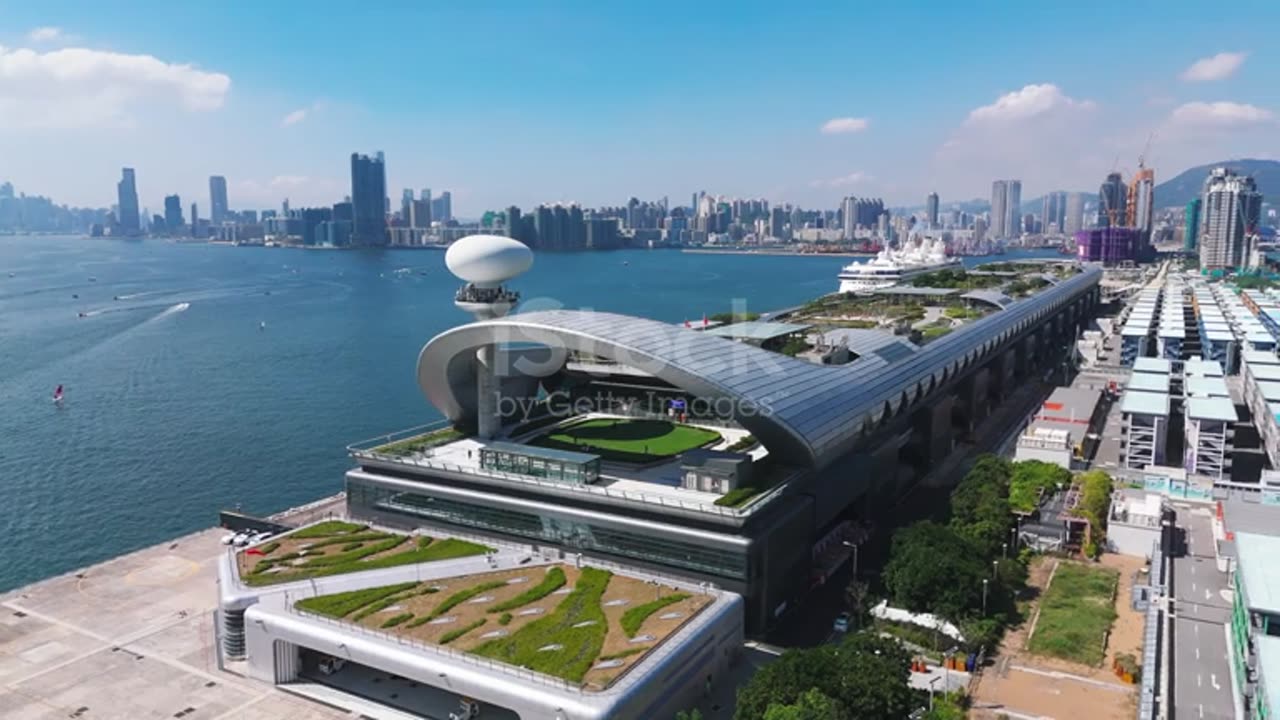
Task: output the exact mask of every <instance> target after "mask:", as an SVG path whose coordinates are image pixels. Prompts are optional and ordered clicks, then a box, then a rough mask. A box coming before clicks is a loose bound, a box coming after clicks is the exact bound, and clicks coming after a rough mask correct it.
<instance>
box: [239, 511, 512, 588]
mask: <svg viewBox="0 0 1280 720" xmlns="http://www.w3.org/2000/svg"><path fill="white" fill-rule="evenodd" d="M492 551H493V549H492V548H489V547H485V546H484V545H480V544H477V543H473V542H467V541H466V540H458V539H455V538H445V539H442V540H437V539H434V538H430V537H426V536H418V537H409V536H408V535H401V534H399V533H389V532H382V531H379V530H372V529H370V528H369V527H368V526H367V525H360V524H358V523H350V522H342V521H338V520H329V521H326V522H322V523H318V524H316V525H311V526H308V527H304V528H302V529H300V530H295V531H294V532H291V533H288V534H286V535H281V536H279V537H277V538H275V539H273V540H271V541H270V542H267V543H263V544H262V545H255V546H252V547H248V548H245V549H244V550H241V551H240V552H239V553H238V554H237V556H236V564H237V568H238V570H239V572H240V580H241V582H243V583H244V584H246V585H249V586H250V587H260V586H264V585H276V584H279V583H286V582H294V581H296V580H306V579H308V578H315V577H325V576H327V575H344V574H346V573H353V572H361V571H364V570H378V569H381V568H389V567H397V566H400V565H411V564H415V563H425V562H434V561H436V560H451V559H454V558H460V557H468V556H472V555H483V554H485V553H488V552H492Z"/></svg>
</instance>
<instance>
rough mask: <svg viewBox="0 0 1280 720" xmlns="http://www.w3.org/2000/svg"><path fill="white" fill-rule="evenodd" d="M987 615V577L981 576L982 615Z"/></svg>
mask: <svg viewBox="0 0 1280 720" xmlns="http://www.w3.org/2000/svg"><path fill="white" fill-rule="evenodd" d="M986 616H987V579H986V578H982V617H986Z"/></svg>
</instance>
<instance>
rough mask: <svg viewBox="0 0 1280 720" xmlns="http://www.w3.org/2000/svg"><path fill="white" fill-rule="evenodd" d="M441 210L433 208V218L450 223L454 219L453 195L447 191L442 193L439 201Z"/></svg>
mask: <svg viewBox="0 0 1280 720" xmlns="http://www.w3.org/2000/svg"><path fill="white" fill-rule="evenodd" d="M437 202H439V208H436V207H432V208H431V216H432V217H433V218H435V219H437V220H439V221H440V222H449V221H450V220H452V219H453V193H451V192H449V191H448V190H445V191H444V192H442V193H440V198H439V199H438V201H437Z"/></svg>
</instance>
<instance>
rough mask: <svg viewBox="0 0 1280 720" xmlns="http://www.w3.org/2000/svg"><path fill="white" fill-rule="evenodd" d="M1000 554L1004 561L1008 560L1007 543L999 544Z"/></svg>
mask: <svg viewBox="0 0 1280 720" xmlns="http://www.w3.org/2000/svg"><path fill="white" fill-rule="evenodd" d="M1000 554H1001V555H1002V556H1003V557H1004V558H1005V559H1006V560H1008V559H1009V543H1000Z"/></svg>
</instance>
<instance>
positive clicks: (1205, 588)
mask: <svg viewBox="0 0 1280 720" xmlns="http://www.w3.org/2000/svg"><path fill="white" fill-rule="evenodd" d="M1176 507H1177V513H1178V521H1177V522H1178V527H1180V528H1183V529H1184V530H1185V531H1186V542H1187V552H1186V554H1185V555H1183V556H1181V557H1175V558H1174V560H1173V572H1172V575H1171V581H1172V596H1173V598H1174V613H1175V619H1174V622H1173V638H1172V643H1171V645H1170V647H1171V648H1172V649H1173V663H1172V671H1173V678H1172V685H1173V707H1172V708H1171V711H1170V716H1171V717H1172V718H1175V720H1186V719H1188V718H1190V719H1191V720H1200V718H1205V719H1206V720H1234V718H1235V700H1234V697H1233V695H1232V692H1231V671H1230V667H1229V665H1228V663H1229V662H1230V660H1229V658H1228V657H1227V632H1228V624H1229V622H1230V617H1231V602H1230V600H1228V598H1229V597H1230V596H1229V594H1227V592H1226V591H1227V590H1228V588H1229V587H1230V581H1229V579H1228V576H1227V574H1226V573H1224V572H1221V571H1219V570H1218V565H1217V557H1216V551H1215V547H1214V542H1213V530H1212V516H1211V515H1210V511H1209V510H1208V509H1206V508H1196V509H1191V508H1189V507H1186V506H1176Z"/></svg>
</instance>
